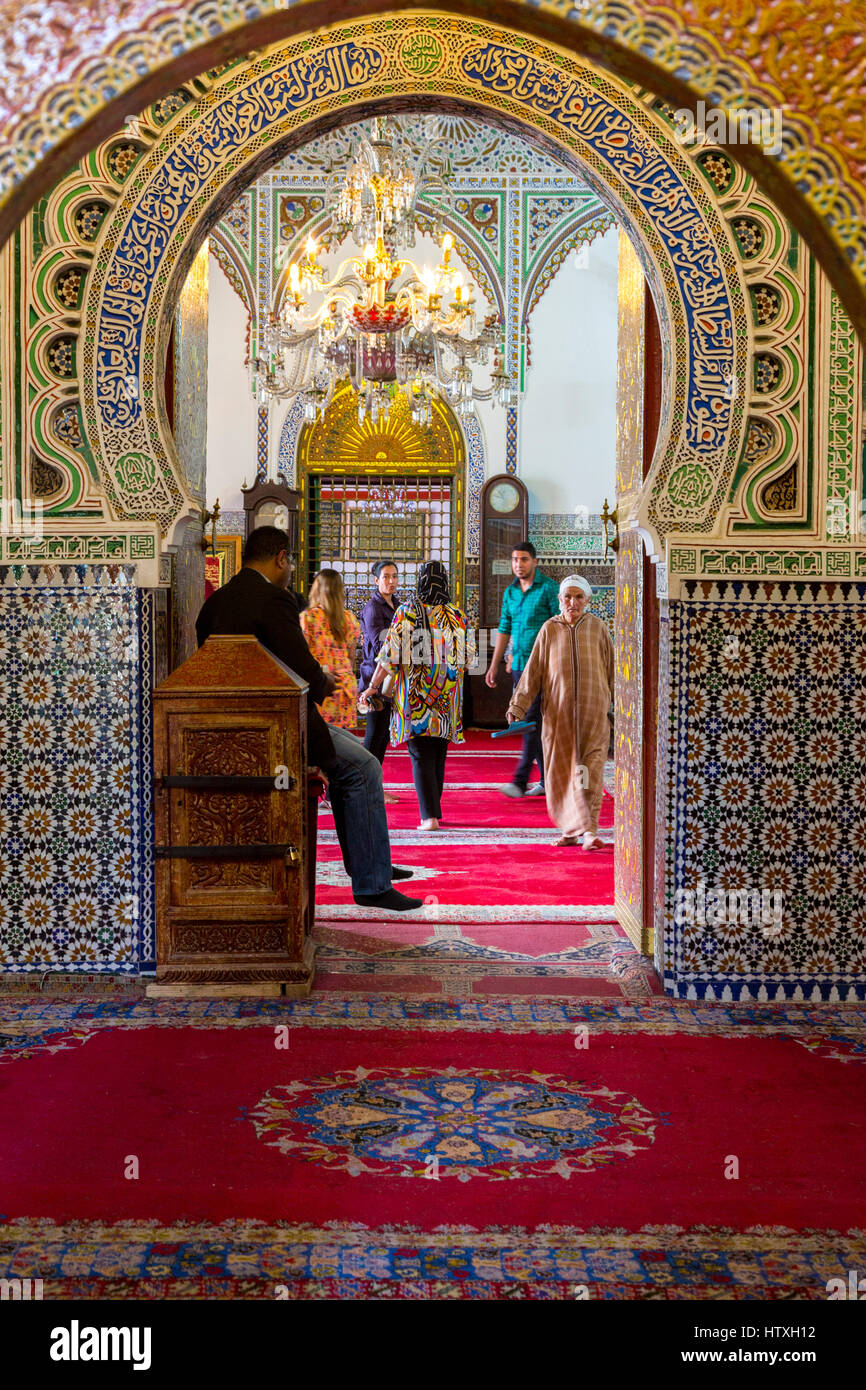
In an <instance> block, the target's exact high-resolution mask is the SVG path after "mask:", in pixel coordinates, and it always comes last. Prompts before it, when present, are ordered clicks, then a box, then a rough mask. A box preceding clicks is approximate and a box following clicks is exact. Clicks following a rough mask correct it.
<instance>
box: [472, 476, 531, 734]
mask: <svg viewBox="0 0 866 1390" xmlns="http://www.w3.org/2000/svg"><path fill="white" fill-rule="evenodd" d="M528 531H529V499H528V497H527V494H526V488H525V487H524V485H523V483H522V482H521V481H520V479H519V478H514V477H512V475H511V474H510V473H497V474H496V476H495V477H493V478H488V479H487V482H486V483H485V484H484V487H483V489H482V491H481V535H480V546H479V549H480V552H481V554H480V561H481V564H480V570H481V573H480V588H481V592H480V594H479V604H478V612H479V619H480V626H481V627H482V628H494V629H495V628H498V626H499V615H500V613H501V612H502V598H503V595H504V593H505V590H506V589H507V588H508V585H509V584H510V583H511V581H512V579H513V578H514V576H513V574H512V572H511V552H512V550H513V549H514V547H515V546H516V545H519V544H520V542H521V541H525V540H526V537H527V534H528ZM493 641H495V637H493V638H491V646H492V643H493ZM487 660H488V662H489V660H490V651H489V650H488V654H487ZM484 669H485V670H486V663H485V668H484ZM469 699H470V706H471V708H470V714H471V719H472V722H473V723H475V724H477V725H480V726H482V727H491V726H494V725H498V726H502V725H504V724H505V711H506V709H507V707H508V702H509V700H510V699H511V677H510V676H509V675H508V674H507V673H506V672H505V671H504V670H503V671H502V672H501V673H500V676H499V683H498V685H497V686H496V687H495V688H494V689H493V690H491V689H490V688H489V686H488V685H486V683H485V680H484V673H483V672H480V673H479V674H478V675H476V676H470V677H469Z"/></svg>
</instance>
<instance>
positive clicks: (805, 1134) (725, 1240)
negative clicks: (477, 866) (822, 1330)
mask: <svg viewBox="0 0 866 1390" xmlns="http://www.w3.org/2000/svg"><path fill="white" fill-rule="evenodd" d="M283 1041H287V1042H288V1046H287V1047H282V1046H278V1045H277V1044H278V1043H281V1042H283ZM584 1042H585V1043H586V1044H587V1045H586V1046H583V1045H582V1044H583V1043H584ZM576 1044H577V1045H576ZM864 1060H866V1034H864V1030H863V1021H862V1017H861V1016H860V1015H859V1014H857V1013H856V1011H854V1010H849V1009H844V1008H837V1009H833V1008H831V1007H830V1006H826V1005H824V1006H821V1007H820V1008H810V1007H807V1006H800V1007H795V1006H778V1005H776V1006H774V1005H767V1006H741V1007H726V1006H722V1005H716V1006H712V1005H710V1006H708V1005H686V1004H683V1003H676V1002H674V1001H669V1000H658V1001H655V1002H653V1003H649V1004H641V1005H635V1004H626V1003H623V1002H622V1001H617V1002H614V1001H611V1002H601V1003H594V1004H585V1003H560V1004H557V1003H555V1002H553V1001H547V1002H542V1001H538V1000H534V1001H531V1002H530V1001H519V1002H515V1001H513V1000H506V999H502V1000H499V1001H493V1000H484V1001H479V1002H474V1001H466V1002H459V1001H453V1000H452V1001H445V1000H440V1001H438V1002H437V1001H422V1000H413V998H412V997H411V996H407V997H405V998H403V999H396V998H384V997H376V996H375V995H370V996H369V997H368V998H367V999H363V998H360V997H358V996H348V995H347V996H345V997H343V998H338V997H337V996H335V995H333V994H329V993H327V992H326V993H323V994H319V995H313V996H312V997H311V998H310V999H308V1000H302V1001H295V1002H292V1001H289V1000H285V999H283V1000H271V1001H268V1000H264V1001H262V1000H254V999H246V1000H237V1001H228V1000H224V1001H198V1000H176V1001H166V1000H160V1001H158V1002H156V1001H151V1000H144V999H139V1000H136V999H127V998H110V997H105V996H102V997H100V996H94V997H92V998H90V999H88V998H86V997H84V998H83V997H81V996H74V997H73V996H70V997H60V996H58V997H56V998H54V999H51V998H46V997H44V996H41V995H31V996H29V997H22V998H14V999H9V998H7V999H5V1000H4V999H2V998H0V1124H3V1126H4V1128H3V1133H4V1144H3V1146H2V1148H0V1190H2V1193H3V1199H2V1201H3V1214H2V1216H0V1276H2V1277H4V1278H7V1277H8V1278H22V1279H25V1278H38V1279H40V1280H43V1281H44V1286H45V1287H44V1297H45V1298H46V1299H53V1300H57V1299H71V1298H91V1299H92V1298H113V1299H134V1298H182V1299H190V1298H198V1299H215V1298H216V1299H228V1298H247V1299H249V1298H258V1299H265V1300H273V1299H274V1297H275V1296H278V1295H277V1293H276V1289H277V1286H279V1288H280V1289H282V1290H284V1291H285V1293H284V1295H283V1296H288V1297H289V1298H292V1299H305V1298H316V1299H321V1298H338V1299H348V1298H375V1299H380V1298H402V1299H410V1298H411V1299H440V1298H442V1299H445V1298H448V1299H453V1298H455V1297H456V1298H462V1299H471V1298H475V1299H502V1298H515V1297H516V1298H520V1299H550V1298H553V1299H569V1300H573V1299H574V1297H575V1285H576V1284H577V1283H580V1284H583V1285H585V1287H586V1289H587V1290H588V1291H589V1296H590V1297H591V1298H593V1299H596V1298H604V1299H646V1298H650V1299H652V1298H655V1299H658V1298H663V1299H687V1298H703V1299H707V1298H709V1299H718V1298H740V1299H742V1298H746V1299H750V1298H771V1299H785V1300H790V1299H816V1300H817V1299H820V1300H824V1299H826V1297H827V1281H828V1279H830V1278H836V1277H840V1276H841V1277H842V1278H843V1279H844V1278H847V1271H848V1270H852V1269H854V1270H857V1269H864V1268H866V1233H864V1227H866V1192H864V1183H863V1177H862V1153H863V1147H864V1141H866V1105H864V1099H866V1097H864V1089H866V1088H864V1077H866V1073H864V1068H863V1063H864ZM732 1078H736V1088H735V1090H734V1091H733V1092H732V1084H731V1083H732ZM734 1158H735V1159H736V1164H737V1170H738V1171H737V1172H736V1173H734V1172H733V1171H732V1166H731V1165H732V1161H733V1159H734ZM133 1163H134V1164H135V1165H136V1167H135V1169H133V1168H132V1166H131V1165H133Z"/></svg>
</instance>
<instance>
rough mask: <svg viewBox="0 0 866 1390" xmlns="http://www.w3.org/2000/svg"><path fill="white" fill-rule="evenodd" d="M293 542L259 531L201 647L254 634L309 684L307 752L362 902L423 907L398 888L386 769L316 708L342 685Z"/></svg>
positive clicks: (209, 608)
mask: <svg viewBox="0 0 866 1390" xmlns="http://www.w3.org/2000/svg"><path fill="white" fill-rule="evenodd" d="M288 552H289V538H288V536H287V535H286V533H285V531H281V530H279V528H278V527H276V526H259V527H257V528H256V530H254V531H253V532H252V534H251V535H250V538H249V540H248V541H247V543H246V546H245V548H244V562H243V568H242V569H241V571H240V573H239V574H237V575H235V577H234V579H232V580H230V581H229V583H228V584H226V585H224V586H223V588H221V589H217V591H216V593H214V594H211V596H210V598H209V599H208V600H207V602H206V603H205V605H204V607H203V608H202V610H201V612H200V613H199V615H198V618H197V620H196V625H195V630H196V636H197V638H198V644H199V646H202V645H203V643H204V642H206V641H207V639H208V637H213V636H223V637H224V636H232V635H235V634H239V635H240V634H246V633H251V634H252V635H253V636H254V637H257V638H258V640H259V641H260V642H261V644H262V646H263V647H267V649H268V651H269V652H271V653H272V654H273V655H274V656H275V657H277V659H278V660H279V661H282V662H283V664H284V665H285V666H288V667H289V668H290V670H292V671H294V672H295V673H296V674H297V675H298V676H300V677H301V679H302V680H304V681H306V682H307V684H308V686H309V694H308V698H307V729H308V733H307V749H308V759H309V762H310V763H311V765H313V766H316V767H319V768H321V769H322V771H323V772H324V774H325V776H326V777H327V778H328V781H329V784H330V799H331V805H332V807H333V811H334V824H335V826H336V829H337V836H338V838H339V841H340V848H341V850H342V852H343V863H344V864H345V866H346V872H347V873H348V874H349V876H350V877H351V879H352V893H353V896H354V898H355V902H356V903H359V904H360V905H361V906H362V907H380V908H385V909H387V910H388V911H391V912H408V911H409V910H410V909H412V908H418V907H422V906H423V903H422V900H421V898H408V897H406V896H405V894H403V893H399V892H398V891H397V890H396V889H395V888H393V887H392V886H391V879H392V877H393V878H410V877H411V872H410V871H409V870H407V869H397V868H392V864H391V841H390V838H389V835H388V821H387V817H386V814H385V801H384V796H383V790H382V768H381V766H380V764H379V761H378V759H377V758H374V757H373V755H372V753H368V752H367V750H366V748H365V747H364V745H363V743H362V742H361V740H360V739H359V738H355V736H354V734H350V733H349V731H348V730H347V729H338V728H337V727H336V726H335V725H329V724H326V723H325V721H324V719H323V718H322V716H321V714H320V712H319V710H318V709H317V708H316V705H317V704H319V703H320V702H321V701H322V700H324V698H325V696H326V695H329V694H330V692H331V691H332V690H333V688H334V680H333V677H332V676H330V675H326V674H325V672H324V671H323V670H322V668H321V666H320V665H319V663H318V661H316V659H315V657H314V656H313V654H312V652H311V651H310V649H309V647H308V646H307V643H306V640H305V638H304V634H303V632H302V631H301V624H300V621H299V618H298V605H297V599H296V597H295V596H294V595H293V594H292V593H291V591H289V589H288V584H289V580H290V578H291V573H292V566H291V562H290V560H289V554H288Z"/></svg>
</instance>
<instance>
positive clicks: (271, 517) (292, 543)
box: [241, 478, 301, 555]
mask: <svg viewBox="0 0 866 1390" xmlns="http://www.w3.org/2000/svg"><path fill="white" fill-rule="evenodd" d="M241 493H242V495H243V499H244V511H245V513H246V535H245V539H246V540H249V537H250V532H251V531H254V530H255V529H256V527H257V526H279V528H280V530H281V531H287V532H288V534H289V550H290V552H291V554H292V555H297V553H298V536H299V534H300V533H299V528H298V507H299V505H300V500H301V494H300V493H299V492H296V491H295V489H294V488H293V487H289V485H288V483H272V482H269V481H268V480H267V479H266V478H259V479H257V481H256V482H254V483H253V485H252V487H250V488H241Z"/></svg>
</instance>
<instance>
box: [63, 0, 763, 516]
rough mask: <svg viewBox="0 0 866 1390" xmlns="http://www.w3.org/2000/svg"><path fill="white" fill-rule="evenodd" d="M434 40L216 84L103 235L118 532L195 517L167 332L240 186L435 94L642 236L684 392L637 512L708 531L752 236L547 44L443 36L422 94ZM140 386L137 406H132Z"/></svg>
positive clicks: (741, 337) (111, 480) (87, 316)
mask: <svg viewBox="0 0 866 1390" xmlns="http://www.w3.org/2000/svg"><path fill="white" fill-rule="evenodd" d="M431 23H432V17H425V16H414V17H412V18H411V19H407V20H406V21H405V22H403V21H401V23H400V24H399V25H398V24H394V23H392V24H390V25H387V26H386V25H383V26H381V29H379V28H377V27H375V26H373V27H372V29H371V27H370V26H365V27H364V28H363V29H361V30H359V32H358V33H357V35H353V33H352V32H351V31H350V30H349V29H347V28H346V27H345V26H344V27H343V28H342V29H341V30H340V31H339V41H338V42H337V41H335V36H331V35H328V34H324V35H322V36H320V39H319V41H318V45H317V47H316V48H315V49H313V50H311V48H310V46H309V45H305V46H303V47H302V46H300V45H295V46H286V47H283V48H280V49H278V50H274V51H271V52H269V53H267V54H263V55H259V56H258V57H257V58H256V60H255V61H254V62H252V63H250V64H245V65H240V66H239V67H238V68H236V69H232V70H231V71H228V72H223V73H222V74H220V75H219V76H218V77H217V78H216V79H214V80H212V81H211V79H207V81H206V80H204V79H202V80H201V82H200V83H198V84H197V88H196V92H193V94H192V97H193V98H195V97H196V93H197V92H198V89H199V88H201V91H200V93H198V96H197V99H195V100H193V99H192V98H191V99H190V101H189V103H188V105H187V107H185V108H184V109H182V110H180V111H179V112H178V113H177V114H176V115H175V116H174V117H173V118H172V119H171V120H170V121H169V123H168V124H167V125H166V127H165V128H164V129H163V130H162V131H160V132H159V134H158V135H157V137H156V138H155V139H154V140H153V142H152V144H151V146H150V148H149V150H148V151H147V152H146V153H145V154H142V156H141V158H140V159H139V160H138V162H137V163H136V165H135V166H134V168H133V169H132V171H131V173H130V174H129V175H128V177H127V180H126V184H125V187H124V196H123V198H122V199H120V200H118V201H117V202H116V204H115V207H114V209H113V210H112V212H111V214H110V215H108V216H107V217H106V219H105V223H104V225H103V227H102V230H101V234H100V243H99V247H98V249H97V255H96V260H95V263H94V266H93V269H92V270H91V273H90V276H89V282H88V287H87V294H86V300H85V303H84V306H83V313H82V320H81V321H82V334H81V338H82V352H81V354H80V356H81V371H80V377H81V381H82V394H83V396H84V401H83V409H84V416H85V420H86V428H87V433H88V438H89V439H90V440H91V441H92V444H93V446H94V451H95V454H96V456H97V457H98V459H99V461H100V467H101V469H102V471H103V479H104V484H105V489H106V493H107V495H108V499H109V503H110V505H111V507H112V508H116V509H117V510H118V512H119V513H120V514H121V515H122V516H124V517H135V516H143V515H145V514H148V515H151V516H152V515H154V513H155V514H156V515H157V516H158V517H159V519H160V524H161V526H162V528H163V529H164V531H166V532H168V531H169V530H170V528H171V526H172V525H173V524H174V523H175V522H176V520H177V519H178V518H179V517H180V516H181V515H183V514H184V510H185V508H186V506H187V505H188V499H187V498H186V497H185V495H184V493H183V490H182V487H181V486H180V485H179V482H178V474H177V471H176V469H175V468H174V466H173V459H172V444H171V440H170V438H169V437H168V432H167V429H166V425H165V420H164V417H163V415H162V412H161V403H160V399H159V389H158V380H159V371H160V365H161V354H162V352H164V336H161V334H162V330H163V326H164V320H165V317H166V311H167V309H169V308H170V307H171V303H172V296H173V295H174V294H176V292H177V286H178V283H179V281H180V279H181V278H182V275H183V272H184V270H185V268H186V265H187V263H188V261H189V259H190V257H191V254H192V252H193V251H194V250H195V247H196V244H197V243H198V242H199V241H200V240H201V238H202V236H203V235H204V234H205V232H206V231H207V229H208V226H209V225H210V224H211V223H212V222H213V221H214V220H216V218H217V217H218V216H219V215H220V214H221V213H222V211H224V208H225V206H226V205H227V204H229V203H230V202H231V201H232V199H233V197H234V196H235V195H236V192H237V188H238V184H239V183H240V182H241V181H243V182H249V181H250V179H251V178H252V177H254V176H255V174H256V173H257V172H258V169H259V168H261V167H263V165H264V163H265V162H273V160H274V158H275V157H278V153H280V152H282V150H284V149H285V148H287V142H288V141H290V140H292V141H296V142H298V143H300V142H301V141H302V140H304V139H309V138H310V132H311V130H313V129H314V128H315V123H316V122H317V121H322V120H328V121H332V120H333V119H334V114H335V110H339V111H341V112H343V111H345V112H346V114H347V115H351V114H352V112H351V111H347V109H346V107H345V106H343V105H342V102H343V101H344V100H345V101H347V102H351V101H352V100H353V99H354V98H355V97H356V96H358V94H359V93H360V92H361V91H362V90H363V93H364V97H365V99H366V100H368V101H370V100H375V98H376V97H377V96H378V95H379V94H380V93H384V92H385V91H386V90H387V91H388V92H390V93H391V94H392V99H393V100H397V99H402V100H403V101H411V100H412V99H413V98H417V97H418V96H420V95H422V94H426V95H427V96H428V97H429V96H430V95H431V89H432V90H433V92H434V94H435V95H436V97H437V99H438V100H439V101H440V102H442V101H444V102H449V101H450V102H452V103H458V102H460V103H470V102H471V103H474V105H475V107H476V109H477V110H480V111H483V113H484V115H485V117H486V118H488V119H489V118H490V117H493V118H494V119H496V118H497V117H498V119H499V120H500V121H502V122H503V123H508V122H510V123H512V124H513V125H518V126H519V127H520V128H521V129H522V130H523V131H524V133H525V132H527V131H528V132H529V133H530V134H531V135H532V134H534V136H535V138H536V139H537V140H539V141H542V142H546V143H547V145H548V147H550V148H551V149H554V150H555V151H556V157H557V158H560V159H564V160H565V161H567V160H568V159H569V158H570V159H571V160H572V162H573V161H574V159H575V157H576V158H578V159H580V160H581V161H582V163H583V167H582V169H581V172H582V173H583V174H584V175H586V173H587V171H589V177H590V178H591V179H592V180H594V181H595V183H596V184H597V186H598V187H599V188H600V189H602V190H603V192H604V196H605V198H606V199H607V200H608V201H610V202H612V203H613V204H614V206H615V208H616V211H617V216H618V217H620V218H621V220H622V221H623V222H624V223H625V224H626V225H627V226H628V227H629V228H630V229H631V232H632V235H633V237H634V238H635V241H636V243H637V244H638V245H639V246H640V247H641V248H642V250H643V259H644V265H645V269H646V271H647V274H648V276H649V278H650V281H651V284H652V285H653V288H654V293H655V296H656V299H657V302H658V304H659V307H660V312H661V315H662V318H663V319H666V320H667V327H668V342H669V349H670V354H671V368H672V380H674V382H675V385H674V388H673V389H672V390H671V392H670V396H669V400H668V402H667V407H668V408H667V420H666V426H667V428H666V433H665V447H664V449H663V450H662V451H661V452H660V455H659V457H658V459H657V468H656V476H655V478H654V479H653V480H652V481H653V487H652V488H651V489H650V490H648V491H647V493H646V495H645V497H644V498H643V499H638V502H639V503H641V504H642V505H643V507H644V510H645V511H646V513H647V521H648V526H649V527H650V528H654V529H655V532H656V534H657V535H658V536H661V535H663V534H665V533H666V532H667V531H669V530H672V529H690V528H697V529H701V530H704V531H708V530H710V529H711V528H712V525H713V520H714V516H715V513H716V511H717V510H718V507H719V505H720V500H721V498H722V496H723V493H724V490H725V486H726V484H727V483H729V481H730V476H731V473H732V471H733V467H734V464H735V462H736V459H737V456H738V452H739V448H740V444H741V441H742V434H743V414H744V412H743V404H742V396H741V395H740V396H739V397H738V396H736V395H734V396H733V397H731V395H730V393H727V394H726V392H725V385H726V383H728V382H729V381H730V380H731V379H732V377H736V378H738V379H742V378H744V376H745V372H746V364H747V356H748V347H749V341H748V340H749V334H748V322H747V305H746V297H745V295H744V293H743V289H742V285H741V282H740V277H739V275H738V273H737V271H738V265H739V262H738V255H737V247H736V239H735V237H734V235H733V233H732V231H731V229H730V228H729V227H728V225H727V223H726V222H725V220H724V219H723V218H722V217H721V216H720V215H719V213H718V210H717V207H716V204H715V200H714V197H713V190H712V188H711V187H710V186H709V185H708V182H707V179H706V178H705V177H704V175H703V174H702V172H701V171H700V169H699V168H698V166H697V163H696V161H695V159H694V158H692V157H690V156H689V154H688V152H687V151H684V150H683V148H682V147H681V146H680V145H678V144H677V143H676V141H675V140H674V139H673V138H672V136H671V133H670V131H669V128H668V127H667V126H666V125H665V122H664V120H663V119H662V117H661V116H659V115H658V114H657V113H654V112H652V111H650V110H649V109H648V102H649V101H650V100H651V99H647V100H645V101H643V102H642V101H640V100H639V99H638V98H637V97H636V96H635V95H633V94H631V93H629V92H627V91H625V90H624V89H622V88H621V87H618V86H617V85H616V84H614V83H612V82H610V81H608V80H607V79H604V78H601V77H599V75H598V74H595V73H593V72H591V71H590V70H588V69H586V68H584V67H581V66H580V65H579V64H577V63H574V62H573V61H571V60H564V59H563V57H562V55H561V54H558V53H554V52H552V51H551V50H549V49H547V48H545V47H543V46H542V45H532V51H531V52H529V53H527V52H526V51H525V48H526V45H525V43H524V42H523V41H522V40H520V39H519V36H514V35H509V34H507V33H506V32H504V31H502V30H499V29H496V30H494V29H489V30H486V29H485V28H484V26H479V25H472V24H469V23H468V22H461V21H458V20H453V21H452V20H449V21H441V20H439V19H437V20H436V25H437V26H439V27H437V34H440V35H441V41H439V42H438V53H439V55H440V63H439V67H438V69H437V71H436V72H435V73H434V74H433V76H432V77H431V75H430V74H425V75H424V77H423V78H418V77H417V76H416V75H415V74H414V73H413V72H412V71H407V67H406V61H405V55H406V54H407V53H409V54H410V55H411V53H412V51H413V50H412V46H411V45H412V41H413V35H415V34H417V33H419V32H421V33H424V34H428V35H429V30H430V25H431ZM442 23H444V24H445V25H446V26H447V32H446V30H443V29H442V28H441V24H442ZM355 38H357V40H358V41H357V42H355ZM208 83H210V85H208ZM191 85H192V84H191ZM527 93H528V95H527ZM359 109H361V108H360V105H359V106H358V107H355V108H353V111H354V112H357V111H358V110H359ZM366 109H370V108H366ZM142 128H144V129H146V128H147V126H146V123H145V124H143V127H142ZM124 382H132V383H133V384H134V385H136V384H137V390H136V391H133V392H132V393H131V394H130V393H129V392H128V391H127V392H125V391H124V389H123V383H124Z"/></svg>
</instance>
